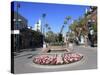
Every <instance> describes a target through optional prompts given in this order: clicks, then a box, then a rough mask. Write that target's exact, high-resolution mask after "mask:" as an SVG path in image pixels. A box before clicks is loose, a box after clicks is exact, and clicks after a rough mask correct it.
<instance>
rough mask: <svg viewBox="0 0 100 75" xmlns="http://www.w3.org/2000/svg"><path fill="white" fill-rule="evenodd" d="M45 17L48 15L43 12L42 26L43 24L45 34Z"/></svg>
mask: <svg viewBox="0 0 100 75" xmlns="http://www.w3.org/2000/svg"><path fill="white" fill-rule="evenodd" d="M45 17H46V14H45V13H43V14H42V21H43V23H42V26H43V34H44V33H45V28H44V26H45ZM41 32H42V27H41Z"/></svg>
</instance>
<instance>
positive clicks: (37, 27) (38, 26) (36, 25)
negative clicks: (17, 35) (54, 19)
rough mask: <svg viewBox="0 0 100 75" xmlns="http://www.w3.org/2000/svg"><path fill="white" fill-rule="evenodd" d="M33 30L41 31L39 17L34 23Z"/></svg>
mask: <svg viewBox="0 0 100 75" xmlns="http://www.w3.org/2000/svg"><path fill="white" fill-rule="evenodd" d="M34 30H35V31H41V20H40V19H39V20H38V22H37V23H36V24H35V25H34Z"/></svg>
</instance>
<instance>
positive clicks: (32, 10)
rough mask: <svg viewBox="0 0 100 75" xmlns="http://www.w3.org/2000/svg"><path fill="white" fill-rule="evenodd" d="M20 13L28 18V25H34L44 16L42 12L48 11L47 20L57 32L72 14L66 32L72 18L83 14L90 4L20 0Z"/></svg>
mask: <svg viewBox="0 0 100 75" xmlns="http://www.w3.org/2000/svg"><path fill="white" fill-rule="evenodd" d="M19 3H20V8H19V13H20V14H21V15H22V16H24V17H25V18H26V19H27V20H28V26H32V27H34V24H35V23H36V22H37V21H38V20H39V19H41V18H42V14H43V13H46V22H47V23H48V24H49V26H50V27H51V30H52V31H53V32H55V33H57V32H60V29H61V27H62V25H63V22H64V18H65V17H66V16H71V18H72V19H71V20H70V21H69V23H68V25H67V26H66V27H65V28H64V32H66V31H68V26H69V24H70V23H71V22H72V20H75V19H78V18H79V17H80V16H83V14H84V13H85V9H86V8H88V6H80V5H67V4H66V5H64V4H48V3H33V2H19ZM14 11H16V2H14Z"/></svg>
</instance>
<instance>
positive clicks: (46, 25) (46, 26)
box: [44, 23, 49, 36]
mask: <svg viewBox="0 0 100 75" xmlns="http://www.w3.org/2000/svg"><path fill="white" fill-rule="evenodd" d="M48 26H49V25H48V24H47V23H46V24H45V33H44V34H45V36H46V32H47V29H48Z"/></svg>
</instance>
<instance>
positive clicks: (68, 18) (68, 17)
mask: <svg viewBox="0 0 100 75" xmlns="http://www.w3.org/2000/svg"><path fill="white" fill-rule="evenodd" d="M69 20H71V16H66V17H65V21H64V24H66V25H67V23H68V21H69Z"/></svg>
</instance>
